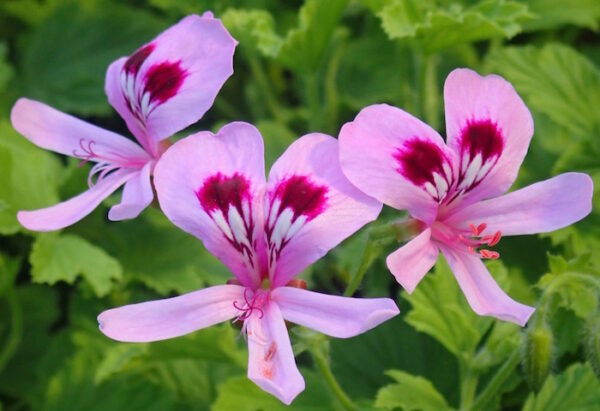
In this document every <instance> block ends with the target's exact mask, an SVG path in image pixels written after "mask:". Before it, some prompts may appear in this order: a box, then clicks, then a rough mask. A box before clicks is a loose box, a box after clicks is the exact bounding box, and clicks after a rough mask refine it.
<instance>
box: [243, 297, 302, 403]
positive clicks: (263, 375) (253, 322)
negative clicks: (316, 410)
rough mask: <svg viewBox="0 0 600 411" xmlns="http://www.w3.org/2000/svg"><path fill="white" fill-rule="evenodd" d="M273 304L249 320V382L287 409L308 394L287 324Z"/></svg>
mask: <svg viewBox="0 0 600 411" xmlns="http://www.w3.org/2000/svg"><path fill="white" fill-rule="evenodd" d="M281 314H282V313H281V311H280V310H279V307H278V306H277V304H276V303H275V302H273V301H271V302H270V303H269V304H268V305H267V306H266V307H265V309H264V312H263V315H262V316H259V315H253V316H252V317H251V318H250V319H249V320H248V328H247V332H248V378H249V379H250V380H252V381H254V383H255V384H256V385H258V386H259V387H260V388H261V389H263V390H264V391H266V392H268V393H269V394H272V395H274V396H275V397H277V398H279V400H281V401H282V402H283V403H285V404H286V405H289V404H291V402H292V401H293V400H294V398H296V396H297V395H298V394H300V393H301V392H302V391H304V378H302V375H301V374H300V371H298V367H297V366H296V360H295V359H294V352H293V351H292V344H291V343H290V337H289V335H288V332H287V328H286V327H285V321H284V320H283V316H282V315H281Z"/></svg>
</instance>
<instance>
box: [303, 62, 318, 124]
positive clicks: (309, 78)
mask: <svg viewBox="0 0 600 411" xmlns="http://www.w3.org/2000/svg"><path fill="white" fill-rule="evenodd" d="M305 81H306V101H307V103H308V113H309V114H308V117H309V120H308V125H309V128H310V130H311V131H319V130H320V128H321V102H320V98H319V82H318V80H317V74H316V73H309V74H307V75H306V77H305Z"/></svg>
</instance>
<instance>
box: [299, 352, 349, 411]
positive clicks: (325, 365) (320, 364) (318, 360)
mask: <svg viewBox="0 0 600 411" xmlns="http://www.w3.org/2000/svg"><path fill="white" fill-rule="evenodd" d="M310 353H311V354H312V357H313V359H314V361H315V365H316V367H317V369H318V370H319V372H320V373H321V375H322V376H323V379H324V380H325V382H326V383H327V386H328V387H329V390H330V391H331V393H332V394H333V395H334V396H335V397H336V398H337V400H338V401H339V402H340V404H341V405H342V406H343V407H344V409H346V410H348V411H357V410H358V408H357V406H356V405H355V404H354V402H353V401H352V400H351V399H350V397H348V394H346V393H345V392H344V390H343V389H342V387H341V386H340V384H339V383H338V381H337V380H336V378H335V375H333V372H332V371H331V368H330V367H329V361H327V358H325V355H323V353H321V352H319V351H318V350H315V349H313V350H310Z"/></svg>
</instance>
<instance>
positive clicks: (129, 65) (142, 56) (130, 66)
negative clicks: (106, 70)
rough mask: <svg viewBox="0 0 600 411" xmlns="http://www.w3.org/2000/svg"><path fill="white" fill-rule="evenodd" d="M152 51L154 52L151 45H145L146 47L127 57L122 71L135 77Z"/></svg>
mask: <svg viewBox="0 0 600 411" xmlns="http://www.w3.org/2000/svg"><path fill="white" fill-rule="evenodd" d="M153 50H154V45H153V44H147V45H145V46H143V47H141V48H139V49H138V50H137V51H136V52H135V53H133V54H132V55H131V56H129V58H128V59H127V61H125V66H124V67H123V69H124V70H125V71H126V72H127V73H131V74H133V75H136V74H137V72H138V71H139V70H140V67H141V66H142V64H144V61H146V59H147V58H148V56H149V55H150V53H152V51H153Z"/></svg>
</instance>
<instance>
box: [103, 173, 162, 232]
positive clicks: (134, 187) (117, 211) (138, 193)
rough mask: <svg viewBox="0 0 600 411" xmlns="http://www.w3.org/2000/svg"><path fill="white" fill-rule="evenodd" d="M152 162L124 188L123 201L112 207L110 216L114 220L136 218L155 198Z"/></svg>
mask: <svg viewBox="0 0 600 411" xmlns="http://www.w3.org/2000/svg"><path fill="white" fill-rule="evenodd" d="M151 168H152V162H150V161H149V162H148V163H147V164H146V165H145V166H144V168H142V169H141V170H140V171H139V172H138V173H137V174H136V175H135V176H134V177H132V178H131V179H130V180H129V181H127V183H125V187H124V188H123V195H122V198H121V202H120V203H119V204H116V205H114V206H112V207H111V209H110V211H109V212H108V218H109V219H110V220H113V221H119V220H127V219H130V218H136V217H137V216H138V215H139V214H140V213H141V212H142V211H143V210H144V209H145V208H146V207H148V206H149V205H150V203H151V202H152V200H153V199H154V193H153V192H152V183H151V182H150V169H151Z"/></svg>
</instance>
